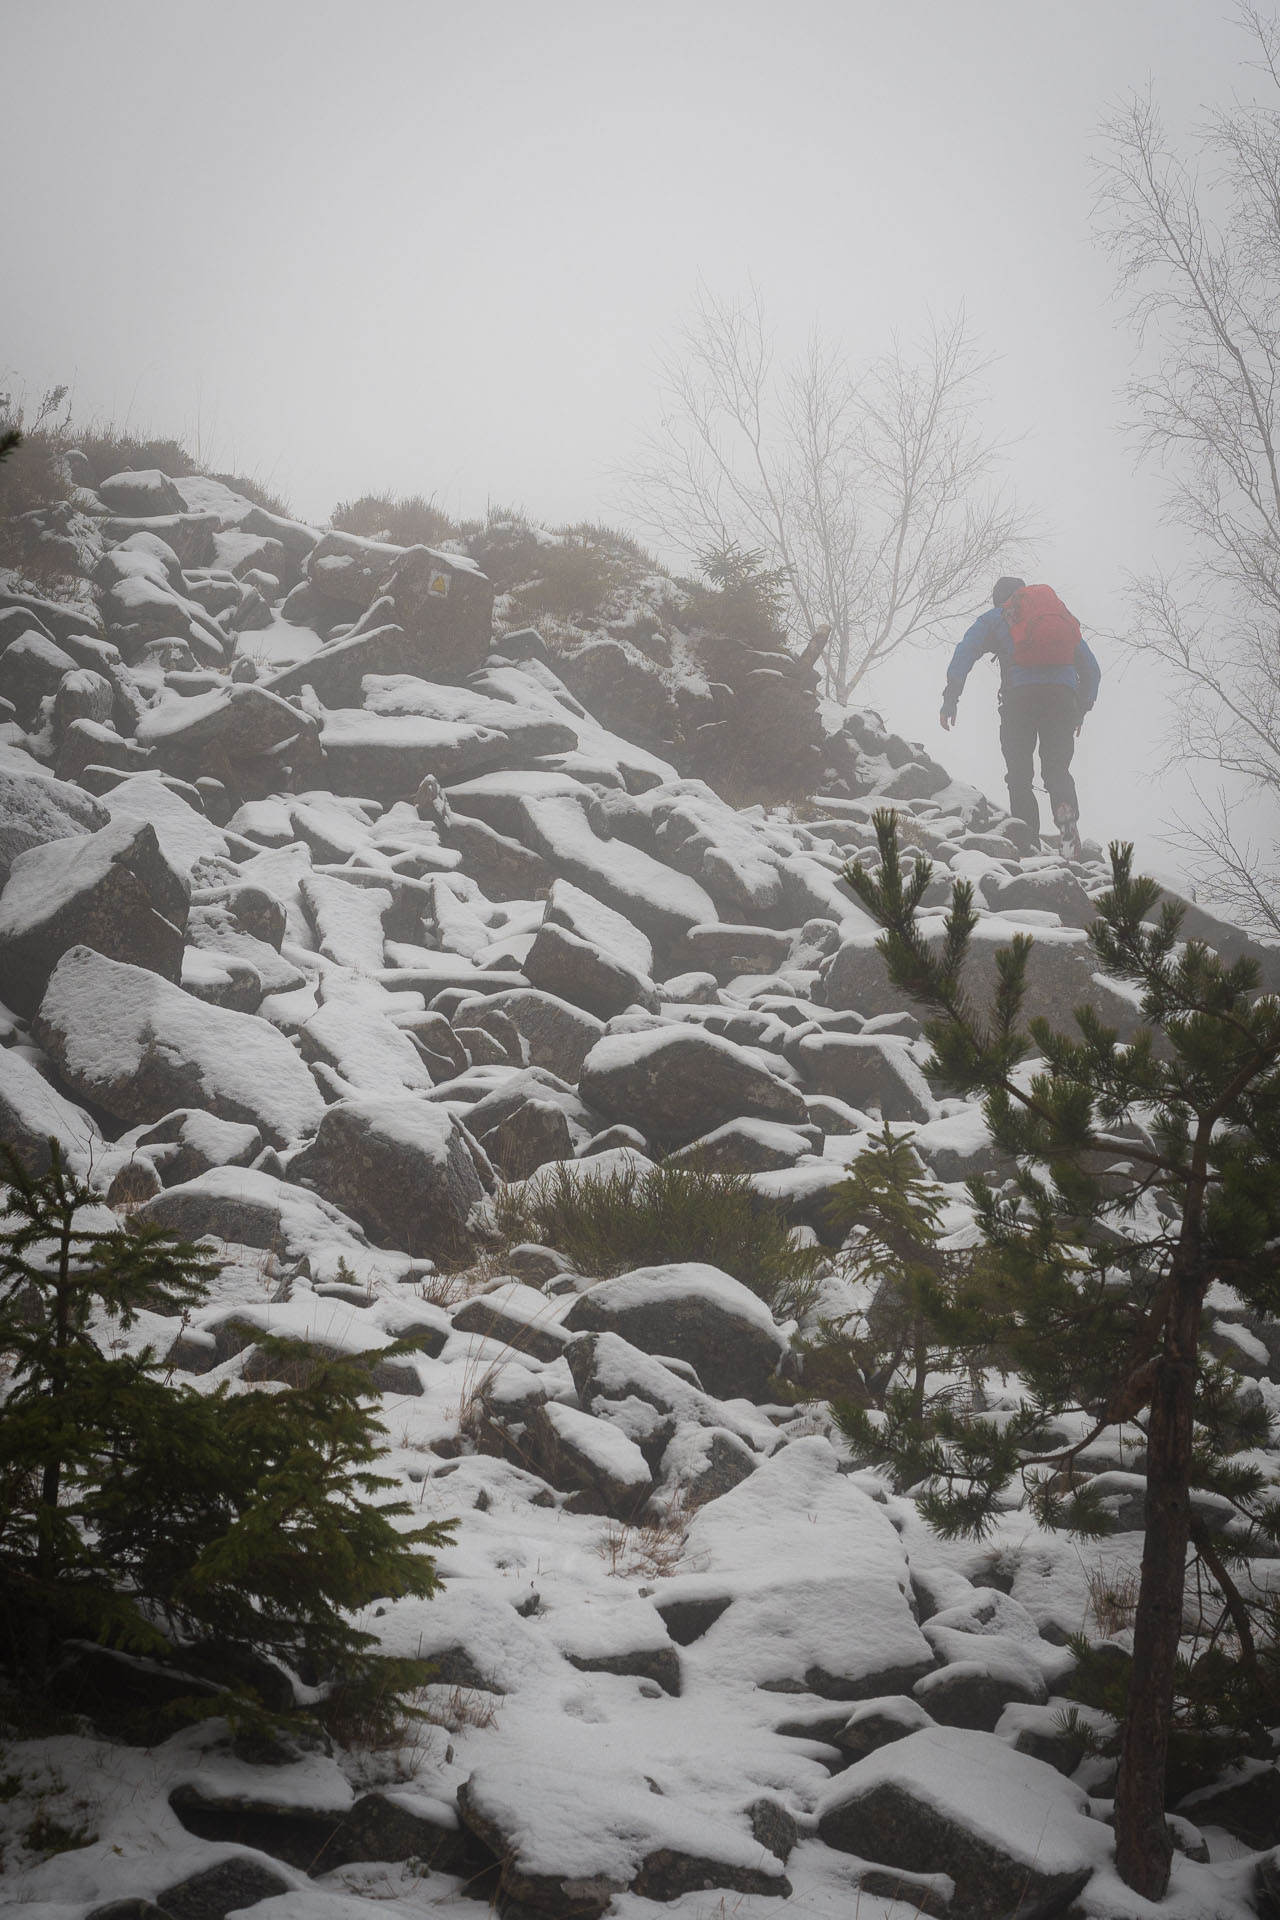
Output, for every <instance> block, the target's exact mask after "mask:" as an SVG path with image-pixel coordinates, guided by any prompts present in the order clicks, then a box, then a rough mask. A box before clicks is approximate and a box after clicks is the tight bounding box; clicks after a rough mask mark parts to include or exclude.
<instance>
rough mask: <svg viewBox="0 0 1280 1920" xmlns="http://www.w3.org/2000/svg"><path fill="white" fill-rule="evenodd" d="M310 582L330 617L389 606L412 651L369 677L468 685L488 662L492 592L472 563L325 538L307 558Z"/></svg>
mask: <svg viewBox="0 0 1280 1920" xmlns="http://www.w3.org/2000/svg"><path fill="white" fill-rule="evenodd" d="M306 577H307V582H308V585H309V586H310V588H311V590H312V592H313V593H314V594H315V596H316V597H317V598H318V600H319V601H320V602H321V604H322V605H324V606H326V607H328V608H329V609H330V610H331V617H332V618H344V617H346V618H349V617H350V614H352V613H363V612H364V611H365V610H366V609H367V608H369V607H371V605H372V603H373V602H374V601H375V600H376V599H383V600H384V601H386V602H388V603H389V604H388V605H387V607H386V616H389V618H390V619H391V620H392V621H394V622H395V624H397V625H398V626H399V627H400V628H401V629H402V630H403V632H404V634H405V636H406V638H407V639H408V640H409V642H410V646H409V648H408V650H407V651H406V653H405V654H403V655H401V656H399V657H397V658H396V659H395V662H394V664H391V663H390V662H387V663H380V664H378V665H377V666H368V667H366V668H365V672H368V673H417V674H420V675H421V676H422V678H423V679H424V680H465V679H466V677H467V675H468V674H469V673H473V672H475V671H476V669H477V668H479V667H482V666H483V665H484V662H485V660H486V658H487V657H488V653H489V646H490V639H491V634H492V628H493V588H492V586H491V585H490V583H489V581H488V580H487V579H486V578H485V576H484V574H483V573H481V571H480V569H479V567H477V566H476V564H475V562H474V561H472V560H468V559H466V558H465V557H464V556H463V555H461V554H456V553H437V552H436V551H435V550H434V549H433V548H430V547H407V548H406V547H394V546H390V545H388V544H386V543H385V542H383V541H380V540H364V539H361V538H360V537H359V536H358V535H356V534H351V533H326V534H324V535H323V536H322V538H321V539H320V540H319V541H318V542H317V544H316V545H315V546H314V547H313V548H312V550H311V552H310V553H309V554H308V555H307V559H306ZM384 617H385V616H384Z"/></svg>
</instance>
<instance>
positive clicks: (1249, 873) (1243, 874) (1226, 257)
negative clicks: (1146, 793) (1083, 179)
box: [1100, 6, 1280, 932]
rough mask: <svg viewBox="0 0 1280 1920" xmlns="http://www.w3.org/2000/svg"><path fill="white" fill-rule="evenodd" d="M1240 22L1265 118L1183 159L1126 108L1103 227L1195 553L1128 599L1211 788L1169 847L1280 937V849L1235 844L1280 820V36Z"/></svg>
mask: <svg viewBox="0 0 1280 1920" xmlns="http://www.w3.org/2000/svg"><path fill="white" fill-rule="evenodd" d="M1239 20H1240V24H1241V25H1242V26H1243V28H1244V29H1245V31H1246V33H1247V34H1248V35H1249V37H1250V40H1251V42H1252V46H1253V49H1254V54H1255V58H1254V60H1253V63H1252V64H1253V68H1254V70H1255V71H1256V72H1257V73H1258V74H1259V75H1260V77H1261V98H1260V100H1259V101H1258V102H1256V103H1237V104H1236V105H1235V106H1233V107H1232V108H1231V109H1230V110H1229V111H1226V112H1221V113H1218V114H1216V115H1215V116H1214V117H1213V118H1212V119H1211V121H1210V122H1209V124H1208V126H1207V127H1206V128H1205V130H1204V132H1203V134H1202V136H1201V139H1200V143H1199V150H1198V153H1197V154H1196V155H1195V156H1193V157H1192V158H1191V159H1188V158H1186V157H1184V155H1183V154H1182V153H1181V152H1179V151H1178V150H1177V149H1176V148H1175V147H1174V146H1173V145H1172V144H1171V142H1170V141H1169V139H1168V137H1167V136H1166V134H1165V131H1164V128H1163V126H1162V124H1161V120H1160V115H1159V112H1158V110H1157V108H1156V106H1155V105H1154V103H1153V101H1152V100H1151V99H1150V97H1145V96H1144V97H1135V98H1134V99H1132V100H1130V101H1129V102H1128V104H1127V105H1126V106H1125V107H1124V108H1123V109H1122V110H1121V111H1119V112H1118V113H1117V114H1116V115H1115V116H1114V118H1113V119H1112V120H1111V121H1110V122H1109V124H1108V126H1107V128H1106V134H1107V141H1108V145H1107V152H1106V157H1105V159H1104V161H1103V163H1102V168H1101V178H1102V195H1101V201H1100V213H1101V219H1102V224H1103V233H1104V237H1105V240H1106V243H1107V244H1108V246H1109V247H1110V249H1111V252H1112V254H1113V256H1114V258H1115V261H1116V264H1117V269H1118V277H1119V284H1120V287H1121V289H1122V290H1123V292H1124V293H1125V294H1126V295H1127V296H1128V298H1129V300H1130V302H1131V308H1132V312H1133V315H1134V318H1135V320H1136V321H1137V323H1138V325H1139V327H1140V328H1141V330H1142V338H1143V345H1144V354H1143V371H1142V372H1141V373H1140V374H1139V376H1138V377H1137V378H1136V379H1135V380H1134V381H1133V382H1132V383H1131V386H1130V388H1129V400H1130V404H1131V406H1132V409H1133V417H1134V422H1135V425H1136V429H1137V434H1138V440H1139V445H1140V448H1141V451H1142V453H1143V454H1144V455H1146V456H1148V457H1152V458H1155V459H1158V460H1159V461H1160V463H1161V466H1162V467H1163V468H1164V470H1165V471H1166V472H1167V473H1168V475H1169V481H1170V484H1169V493H1168V499H1167V513H1168V518H1169V520H1170V522H1171V523H1172V524H1173V525H1174V526H1176V527H1178V528H1180V529H1181V530H1182V531H1183V532H1184V533H1185V534H1186V535H1187V536H1188V541H1187V549H1186V551H1187V555H1188V558H1187V560H1186V562H1185V563H1184V564H1183V565H1182V566H1181V567H1180V568H1179V569H1178V570H1177V571H1173V572H1154V573H1150V574H1147V575H1145V576H1142V577H1140V578H1137V579H1135V581H1134V582H1133V595H1132V600H1133V610H1134V616H1135V620H1134V628H1133V632H1132V634H1131V636H1130V644H1131V645H1133V646H1134V647H1136V648H1137V649H1140V650H1141V651H1142V652H1143V653H1144V654H1145V655H1146V656H1147V657H1148V658H1154V659H1155V660H1157V661H1159V662H1160V664H1161V665H1162V666H1163V667H1164V668H1165V669H1166V671H1167V674H1168V678H1169V684H1170V689H1171V692H1170V700H1171V710H1172V722H1171V726H1170V730H1169V739H1168V761H1169V763H1170V764H1171V765H1178V766H1182V767H1187V766H1192V767H1194V766H1199V767H1201V768H1202V769H1206V770H1208V785H1207V790H1206V791H1205V792H1203V793H1200V792H1199V790H1198V789H1197V797H1198V799H1199V800H1200V811H1199V815H1198V817H1195V818H1190V819H1184V820H1182V821H1181V822H1180V829H1181V831H1180V835H1179V836H1178V837H1179V838H1180V842H1181V844H1182V845H1183V847H1184V849H1185V850H1186V851H1187V852H1188V853H1189V854H1190V855H1191V857H1192V861H1193V864H1195V865H1196V866H1197V867H1198V869H1199V871H1200V873H1201V875H1202V877H1203V878H1204V880H1205V882H1206V885H1207V887H1208V890H1209V892H1210V893H1211V894H1212V895H1213V896H1214V897H1215V898H1217V899H1218V900H1219V901H1220V902H1221V903H1222V904H1223V905H1224V906H1226V907H1227V908H1228V909H1229V910H1230V911H1232V912H1233V913H1235V914H1236V915H1238V916H1240V917H1242V918H1244V919H1246V920H1247V921H1250V922H1253V923H1254V924H1258V923H1262V924H1264V925H1266V924H1269V925H1270V926H1271V927H1272V928H1273V929H1275V930H1276V931H1277V932H1280V860H1277V857H1276V855H1275V852H1274V841H1275V836H1274V833H1273V832H1272V833H1270V834H1268V833H1266V831H1265V829H1264V836H1263V845H1262V846H1259V845H1258V844H1257V842H1256V840H1255V839H1254V838H1253V837H1251V835H1250V834H1249V833H1248V831H1247V830H1246V829H1245V828H1244V826H1243V825H1242V824H1241V821H1242V803H1243V801H1244V798H1245V796H1247V795H1250V794H1251V795H1252V796H1253V798H1254V801H1255V804H1256V802H1257V799H1258V797H1259V796H1260V797H1261V799H1262V801H1263V813H1264V814H1266V813H1269V812H1271V811H1272V810H1273V809H1275V808H1276V807H1278V806H1280V466H1278V456H1277V447H1276V430H1277V406H1278V404H1280V22H1277V21H1276V20H1274V19H1271V18H1268V17H1265V16H1264V15H1262V14H1261V13H1259V12H1258V11H1257V10H1256V9H1255V8H1253V7H1251V6H1243V7H1241V8H1240V10H1239ZM1198 160H1203V161H1204V162H1205V163H1206V171H1205V174H1204V175H1201V174H1200V172H1199V171H1198V167H1197V161H1198ZM1220 775H1225V776H1227V777H1226V779H1225V780H1221V779H1219V776H1220ZM1268 842H1269V843H1270V850H1269V848H1268Z"/></svg>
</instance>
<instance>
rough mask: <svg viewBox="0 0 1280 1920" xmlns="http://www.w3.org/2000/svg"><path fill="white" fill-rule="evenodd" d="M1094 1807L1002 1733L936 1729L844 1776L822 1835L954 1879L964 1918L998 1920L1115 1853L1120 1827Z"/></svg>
mask: <svg viewBox="0 0 1280 1920" xmlns="http://www.w3.org/2000/svg"><path fill="white" fill-rule="evenodd" d="M1087 1808H1088V1801H1087V1798H1086V1796H1085V1794H1084V1793H1083V1791H1082V1790H1081V1789H1080V1788H1079V1787H1076V1786H1073V1785H1072V1784H1071V1783H1070V1782H1069V1781H1067V1780H1064V1779H1063V1777H1062V1775H1061V1774H1060V1773H1057V1772H1055V1770H1054V1769H1053V1768H1052V1767H1049V1766H1045V1765H1044V1763H1043V1762H1041V1761H1036V1760H1032V1759H1030V1758H1028V1757H1027V1756H1026V1755H1024V1754H1016V1753H1014V1752H1013V1751H1012V1750H1011V1749H1010V1748H1009V1747H1007V1746H1006V1745H1005V1743H1004V1742H1003V1741H1002V1740H998V1739H996V1738H995V1736H994V1735H992V1734H987V1733H968V1732H962V1731H960V1730H959V1729H957V1728H954V1727H930V1728H925V1729H923V1730H922V1731H921V1732H919V1733H912V1734H908V1735H907V1736H906V1738H905V1739H902V1740H895V1741H893V1742H892V1743H891V1744H890V1745H888V1746H886V1747H881V1748H880V1749H879V1750H878V1751H877V1752H875V1753H873V1754H870V1755H868V1757H867V1758H866V1759H865V1760H859V1761H858V1762H857V1763H856V1764H855V1765H854V1766H852V1767H850V1768H849V1769H848V1771H847V1772H845V1773H842V1774H840V1775H839V1776H838V1777H837V1778H836V1779H835V1780H833V1781H832V1783H831V1785H830V1786H829V1787H828V1788H827V1789H826V1791H825V1792H824V1793H823V1794H822V1795H821V1797H820V1798H819V1801H818V1808H817V1812H818V1833H819V1835H820V1837H821V1838H822V1839H823V1840H824V1841H825V1842H826V1844H827V1845H828V1846H829V1847H836V1848H838V1849H840V1850H841V1851H842V1852H845V1853H854V1854H857V1855H859V1856H860V1857H861V1858H862V1859H864V1860H875V1861H878V1862H881V1863H882V1864H883V1865H885V1866H891V1867H904V1868H906V1870H907V1871H908V1872H912V1873H946V1874H949V1875H950V1876H951V1878H952V1879H953V1880H954V1881H955V1884H956V1892H955V1899H954V1901H953V1904H952V1907H951V1912H952V1913H953V1914H954V1915H955V1916H956V1920H990V1916H991V1915H992V1914H996V1913H999V1914H1003V1913H1005V1912H1006V1911H1009V1912H1012V1911H1014V1910H1016V1909H1017V1908H1018V1906H1019V1903H1029V1902H1031V1901H1035V1900H1043V1899H1045V1898H1047V1897H1048V1896H1049V1895H1051V1894H1054V1893H1057V1892H1059V1891H1061V1890H1063V1889H1064V1888H1066V1887H1068V1886H1070V1885H1071V1884H1072V1883H1073V1882H1078V1881H1079V1878H1080V1876H1081V1874H1082V1872H1083V1873H1087V1872H1088V1870H1089V1869H1090V1868H1093V1867H1096V1866H1100V1865H1101V1864H1102V1863H1103V1862H1104V1861H1105V1860H1107V1859H1108V1858H1109V1856H1110V1853H1111V1848H1112V1838H1113V1837H1112V1834H1111V1832H1110V1829H1109V1828H1107V1827H1106V1826H1104V1825H1103V1824H1102V1823H1101V1821H1098V1820H1092V1819H1090V1818H1089V1816H1088V1812H1087Z"/></svg>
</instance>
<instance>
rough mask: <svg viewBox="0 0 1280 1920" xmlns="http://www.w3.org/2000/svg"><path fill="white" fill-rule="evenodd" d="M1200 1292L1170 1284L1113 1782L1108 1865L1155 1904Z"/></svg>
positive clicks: (1185, 1280) (1187, 1507)
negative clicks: (1112, 1855) (1112, 1859)
mask: <svg viewBox="0 0 1280 1920" xmlns="http://www.w3.org/2000/svg"><path fill="white" fill-rule="evenodd" d="M1202 1295H1203V1286H1202V1285H1201V1284H1200V1283H1199V1281H1198V1280H1197V1279H1194V1278H1192V1277H1191V1276H1189V1275H1186V1274H1183V1275H1181V1276H1180V1277H1179V1279H1178V1281H1177V1283H1176V1287H1175V1291H1174V1297H1173V1301H1172V1303H1171V1306H1170V1310H1169V1319H1168V1323H1167V1326H1166V1330H1165V1340H1164V1350H1163V1352H1162V1354H1161V1356H1160V1364H1159V1367H1158V1368H1157V1370H1156V1376H1155V1384H1154V1389H1153V1392H1152V1396H1151V1417H1150V1420H1149V1422H1148V1426H1147V1496H1146V1504H1145V1512H1144V1524H1145V1526H1146V1538H1145V1540H1144V1542H1143V1549H1142V1580H1141V1584H1140V1586H1139V1589H1138V1610H1137V1615H1136V1618H1135V1620H1134V1629H1133V1665H1132V1668H1131V1671H1130V1678H1129V1710H1128V1715H1127V1718H1126V1721H1125V1729H1124V1744H1123V1747H1122V1749H1121V1755H1120V1770H1119V1775H1118V1777H1117V1780H1116V1866H1117V1868H1118V1870H1119V1872H1120V1877H1121V1878H1122V1879H1123V1880H1124V1882H1125V1884H1126V1886H1130V1887H1132V1888H1133V1890H1134V1892H1135V1893H1139V1894H1141V1895H1142V1896H1143V1898H1144V1899H1146V1900H1159V1899H1161V1898H1162V1897H1163V1895H1164V1891H1165V1888H1166V1887H1167V1886H1168V1884H1169V1863H1170V1859H1171V1856H1172V1851H1173V1849H1172V1842H1171V1841H1170V1839H1169V1833H1168V1828H1167V1827H1166V1824H1165V1812H1164V1801H1165V1769H1166V1763H1167V1759H1168V1752H1169V1723H1170V1720H1171V1718H1172V1709H1173V1685H1174V1668H1175V1664H1176V1661H1177V1656H1178V1642H1179V1640H1180V1639H1181V1637H1182V1600H1183V1591H1184V1587H1185V1584H1186V1567H1187V1540H1188V1535H1189V1531H1190V1520H1191V1504H1190V1499H1189V1490H1190V1485H1191V1449H1192V1439H1193V1425H1194V1417H1195V1393H1196V1356H1197V1345H1198V1340H1199V1332H1200V1304H1201V1299H1202Z"/></svg>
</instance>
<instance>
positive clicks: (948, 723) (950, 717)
mask: <svg viewBox="0 0 1280 1920" xmlns="http://www.w3.org/2000/svg"><path fill="white" fill-rule="evenodd" d="M938 721H939V724H940V725H941V727H942V731H943V732H944V733H950V731H951V729H952V727H954V725H955V723H956V717H955V715H954V714H953V713H948V712H947V710H946V708H945V707H944V708H943V709H942V712H941V713H940V714H939V715H938Z"/></svg>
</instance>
